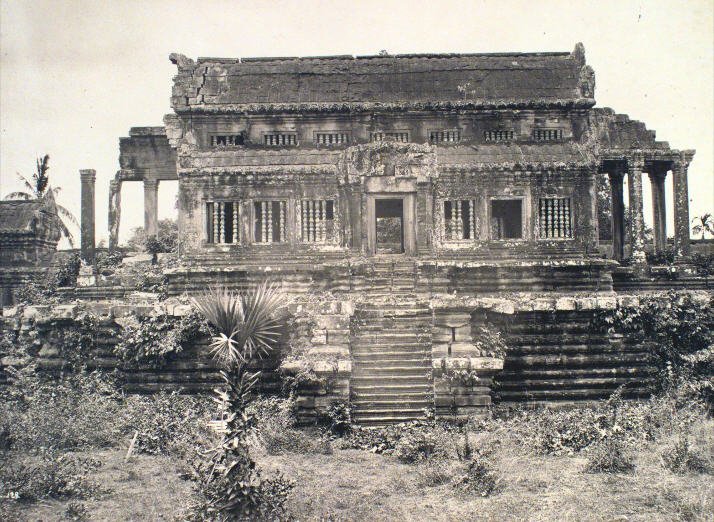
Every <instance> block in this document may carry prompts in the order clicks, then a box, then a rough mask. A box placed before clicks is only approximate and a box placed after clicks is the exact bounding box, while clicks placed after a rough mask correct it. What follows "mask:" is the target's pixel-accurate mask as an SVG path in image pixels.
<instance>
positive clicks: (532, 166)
mask: <svg viewBox="0 0 714 522" xmlns="http://www.w3.org/2000/svg"><path fill="white" fill-rule="evenodd" d="M596 165H597V163H596V162H595V161H590V162H558V161H553V162H535V163H527V162H526V163H520V162H502V163H462V164H454V165H439V167H438V169H439V171H441V172H445V173H451V172H456V173H467V172H484V171H488V172H493V171H509V172H514V171H527V172H542V171H549V170H558V171H567V170H582V169H592V168H594V167H595V166H596Z"/></svg>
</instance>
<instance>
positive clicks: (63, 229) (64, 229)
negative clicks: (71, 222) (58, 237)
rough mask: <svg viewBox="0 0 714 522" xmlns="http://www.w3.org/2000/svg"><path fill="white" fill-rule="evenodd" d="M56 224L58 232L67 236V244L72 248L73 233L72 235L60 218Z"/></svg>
mask: <svg viewBox="0 0 714 522" xmlns="http://www.w3.org/2000/svg"><path fill="white" fill-rule="evenodd" d="M57 224H58V226H59V228H60V232H61V233H62V235H63V236H64V237H65V238H67V241H69V246H70V247H71V248H74V235H72V232H70V230H69V229H68V228H67V225H65V224H64V221H62V220H61V219H58V220H57Z"/></svg>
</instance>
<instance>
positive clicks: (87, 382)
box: [0, 373, 121, 450]
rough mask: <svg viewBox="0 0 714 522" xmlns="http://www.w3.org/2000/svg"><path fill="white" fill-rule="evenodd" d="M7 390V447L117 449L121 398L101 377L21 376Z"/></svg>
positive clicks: (30, 448) (5, 415)
mask: <svg viewBox="0 0 714 522" xmlns="http://www.w3.org/2000/svg"><path fill="white" fill-rule="evenodd" d="M9 388H10V389H8V390H4V391H3V394H4V397H2V398H1V399H2V400H0V403H2V402H3V400H4V401H5V408H6V411H5V412H3V417H6V418H8V419H10V421H9V422H8V423H7V425H5V426H4V428H3V430H4V431H5V433H6V435H5V440H6V444H7V445H10V446H11V447H12V448H15V449H26V450H41V449H45V450H53V449H57V450H60V449H61V450H71V449H78V448H86V447H107V446H111V445H113V444H114V443H115V442H116V440H117V437H118V436H119V435H120V430H119V427H118V426H117V424H116V422H114V421H115V419H117V417H118V416H119V414H120V411H121V397H120V395H119V394H118V392H117V390H116V387H115V385H114V384H113V383H112V382H111V381H110V380H108V379H107V378H105V377H103V376H100V375H99V374H96V373H94V374H89V375H86V374H79V375H71V376H68V377H65V378H63V379H53V380H49V379H46V378H42V377H40V376H38V375H35V374H31V373H30V374H24V373H17V374H16V378H15V380H14V382H13V385H12V386H11V387H9Z"/></svg>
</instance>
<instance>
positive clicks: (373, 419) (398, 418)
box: [354, 411, 426, 426]
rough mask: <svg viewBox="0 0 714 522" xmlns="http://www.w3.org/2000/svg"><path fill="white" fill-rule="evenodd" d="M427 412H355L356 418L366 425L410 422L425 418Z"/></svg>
mask: <svg viewBox="0 0 714 522" xmlns="http://www.w3.org/2000/svg"><path fill="white" fill-rule="evenodd" d="M425 418H426V414H425V412H424V411H419V412H416V411H415V412H409V413H407V412H398V413H397V412H392V411H386V412H385V413H375V412H369V413H358V412H355V414H354V419H355V420H356V421H357V422H359V423H360V424H362V425H364V426H387V425H389V424H399V423H402V422H410V421H414V420H424V419H425Z"/></svg>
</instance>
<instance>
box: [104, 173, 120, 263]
mask: <svg viewBox="0 0 714 522" xmlns="http://www.w3.org/2000/svg"><path fill="white" fill-rule="evenodd" d="M108 218H109V219H108V221H107V223H108V224H109V250H110V251H111V252H113V251H114V250H116V248H117V246H119V224H120V223H121V180H120V179H113V180H111V181H110V182H109V216H108Z"/></svg>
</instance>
